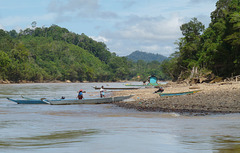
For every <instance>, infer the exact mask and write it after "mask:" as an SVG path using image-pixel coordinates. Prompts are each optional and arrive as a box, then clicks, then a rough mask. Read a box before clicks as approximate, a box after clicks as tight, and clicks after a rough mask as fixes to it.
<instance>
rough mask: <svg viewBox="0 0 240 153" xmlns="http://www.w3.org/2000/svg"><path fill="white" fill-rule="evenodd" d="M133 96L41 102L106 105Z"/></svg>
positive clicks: (45, 100)
mask: <svg viewBox="0 0 240 153" xmlns="http://www.w3.org/2000/svg"><path fill="white" fill-rule="evenodd" d="M132 96H134V95H129V96H119V97H108V98H90V99H54V100H48V99H42V101H43V102H45V103H48V104H50V105H74V104H107V103H113V102H119V101H123V100H125V99H129V98H131V97H132Z"/></svg>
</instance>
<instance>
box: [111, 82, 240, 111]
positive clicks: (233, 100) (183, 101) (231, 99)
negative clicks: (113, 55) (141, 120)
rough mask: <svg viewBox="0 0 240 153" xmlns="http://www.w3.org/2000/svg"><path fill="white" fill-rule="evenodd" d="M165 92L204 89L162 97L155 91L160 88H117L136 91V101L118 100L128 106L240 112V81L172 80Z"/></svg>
mask: <svg viewBox="0 0 240 153" xmlns="http://www.w3.org/2000/svg"><path fill="white" fill-rule="evenodd" d="M163 87H164V93H176V92H186V91H193V90H200V92H197V93H194V94H190V95H181V96H171V97H160V96H159V95H158V94H154V91H156V90H157V89H156V88H143V89H139V90H124V91H117V92H114V95H116V96H117V95H129V94H134V97H133V100H132V101H125V102H120V103H116V105H118V106H120V107H125V108H133V109H137V110H140V111H163V112H179V113H184V112H187V113H204V114H208V113H240V83H239V82H228V83H215V84H198V85H194V86H190V85H187V84H175V83H170V84H167V85H164V86H163Z"/></svg>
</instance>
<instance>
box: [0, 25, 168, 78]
mask: <svg viewBox="0 0 240 153" xmlns="http://www.w3.org/2000/svg"><path fill="white" fill-rule="evenodd" d="M32 25H33V27H32V28H28V29H25V30H21V31H20V32H19V33H17V32H16V31H15V30H11V31H9V32H8V31H4V30H0V80H10V81H13V82H21V81H22V80H26V81H33V82H43V81H53V80H60V81H65V80H71V81H117V80H126V79H127V80H130V79H133V78H136V76H140V80H144V79H145V78H146V77H147V76H148V75H151V74H149V73H154V72H149V71H148V70H147V69H148V68H149V66H150V65H148V67H147V66H146V65H145V64H146V63H144V62H143V63H141V62H140V63H134V62H132V61H129V60H127V58H126V57H118V56H117V55H116V54H115V53H111V52H109V51H108V49H107V46H106V45H105V44H104V43H102V42H96V41H94V40H93V39H91V38H89V37H88V36H86V35H85V34H81V35H79V34H76V33H73V32H69V31H68V30H67V29H65V28H61V27H59V26H57V25H52V26H51V27H49V28H47V27H41V28H40V27H36V26H34V25H35V24H32ZM152 66H153V65H152ZM157 66H158V67H155V65H154V67H152V69H151V71H154V70H156V69H158V70H157V71H158V74H155V75H158V76H159V78H162V79H164V78H166V77H167V76H165V75H163V74H162V72H159V71H161V70H159V65H157Z"/></svg>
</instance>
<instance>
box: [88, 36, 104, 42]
mask: <svg viewBox="0 0 240 153" xmlns="http://www.w3.org/2000/svg"><path fill="white" fill-rule="evenodd" d="M90 38H92V39H93V40H96V41H98V42H104V43H107V42H108V39H107V38H105V37H103V36H98V37H96V36H90Z"/></svg>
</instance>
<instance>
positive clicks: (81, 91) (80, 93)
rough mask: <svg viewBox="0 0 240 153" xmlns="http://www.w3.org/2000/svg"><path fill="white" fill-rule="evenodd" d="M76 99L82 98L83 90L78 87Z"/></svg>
mask: <svg viewBox="0 0 240 153" xmlns="http://www.w3.org/2000/svg"><path fill="white" fill-rule="evenodd" d="M78 99H83V90H82V89H80V90H79V92H78Z"/></svg>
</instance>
